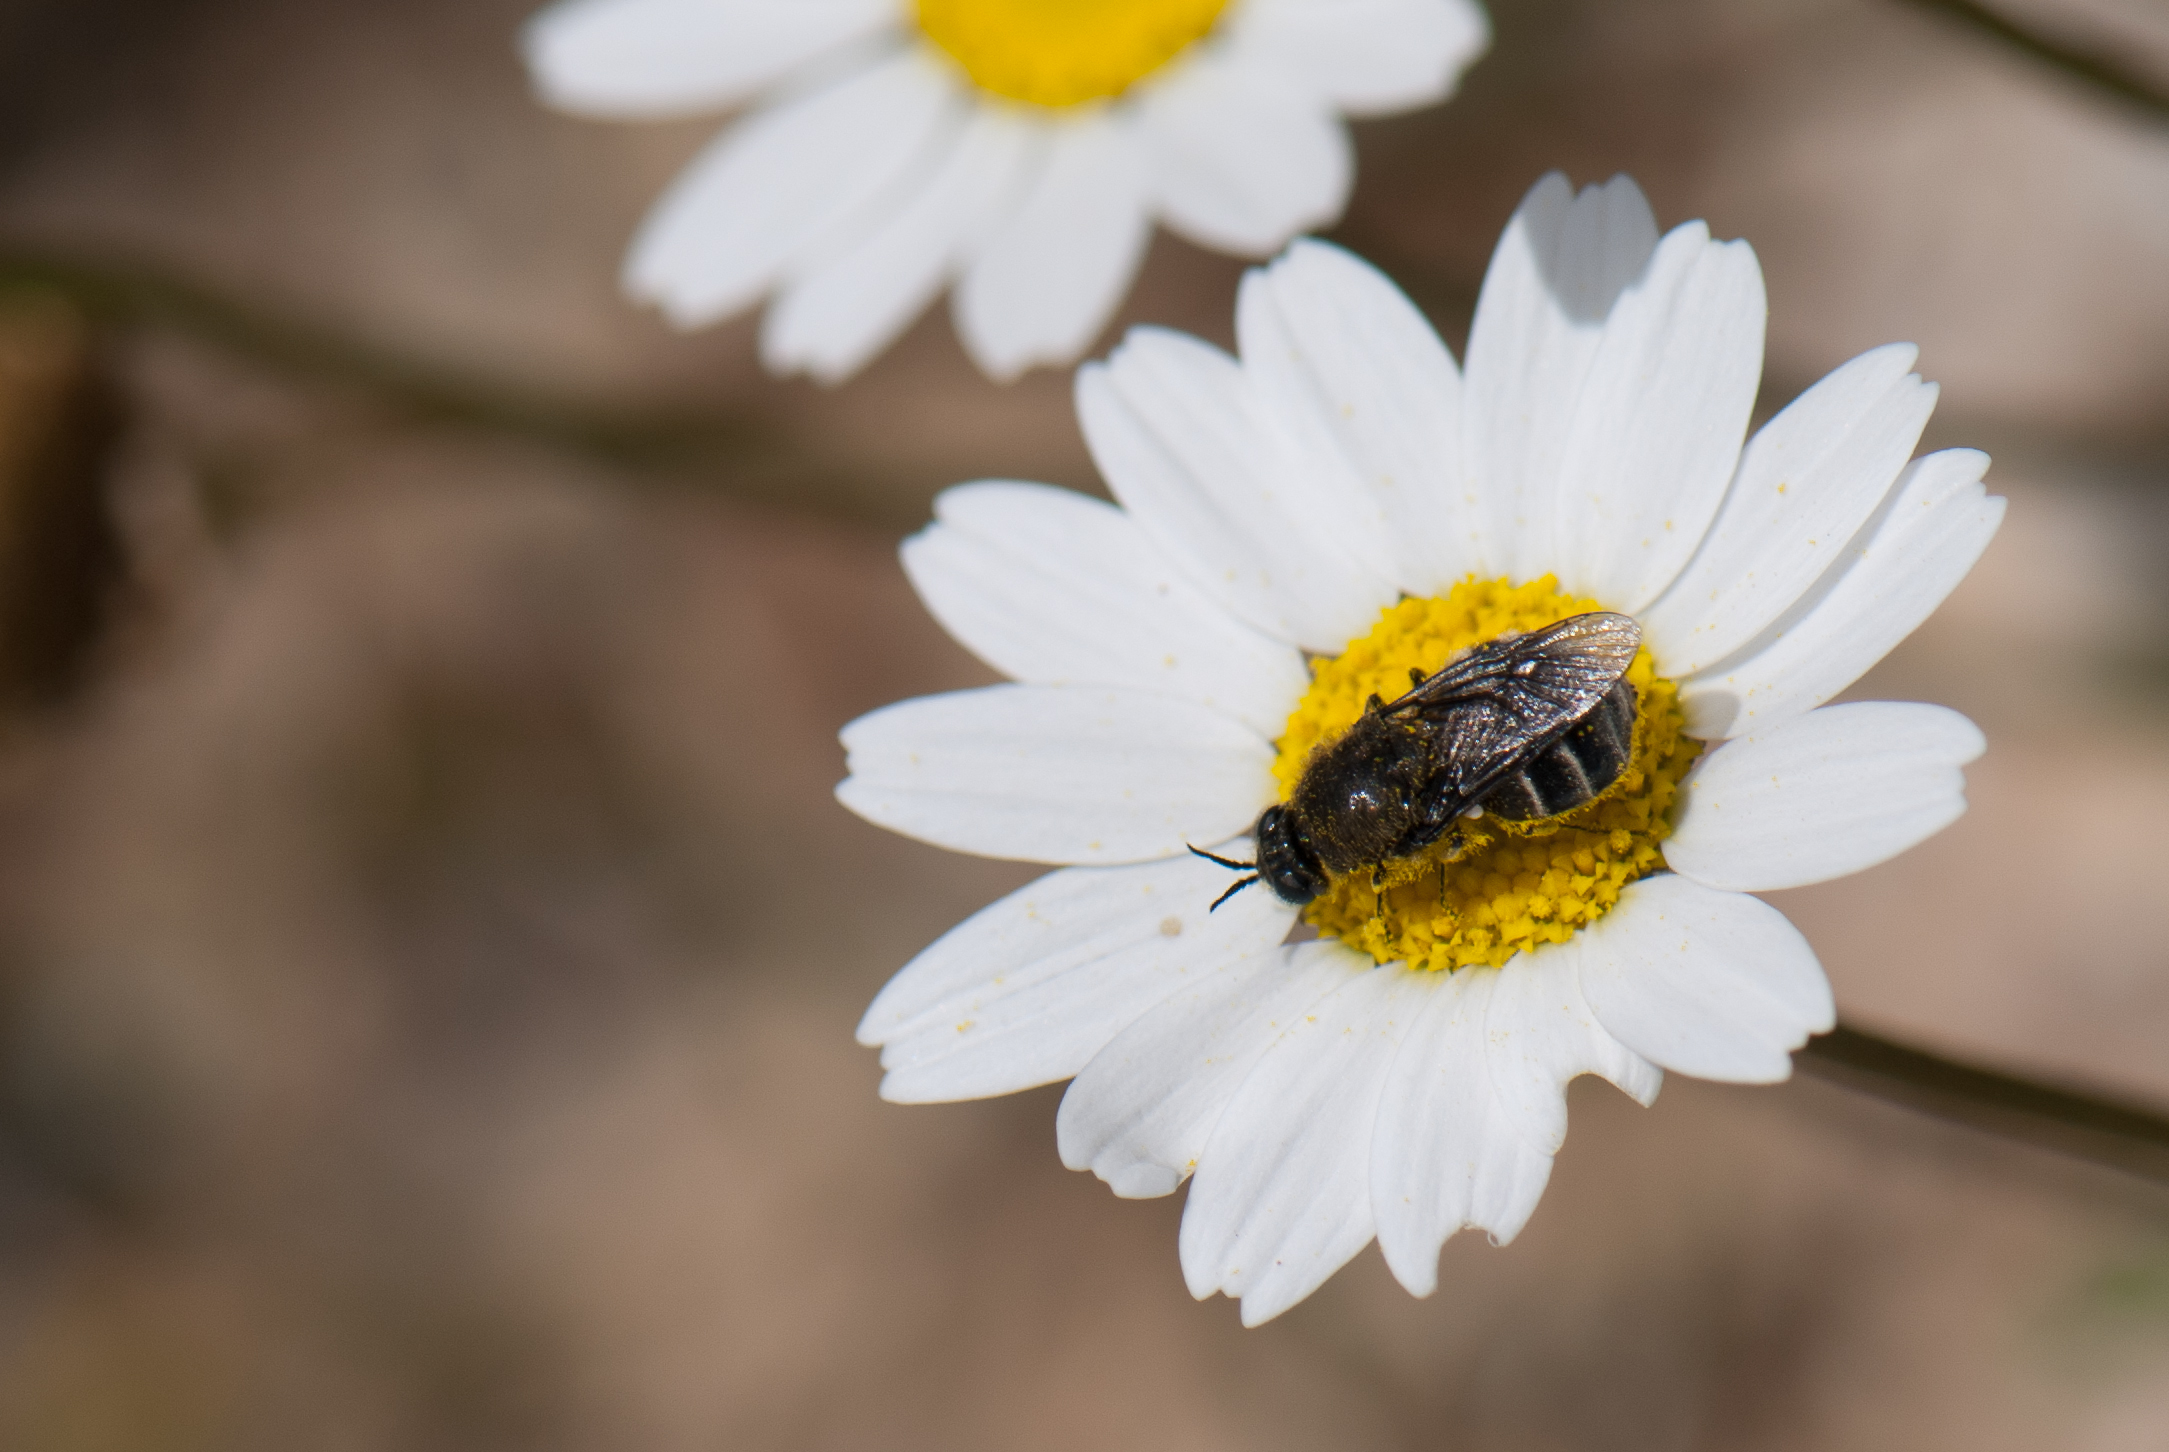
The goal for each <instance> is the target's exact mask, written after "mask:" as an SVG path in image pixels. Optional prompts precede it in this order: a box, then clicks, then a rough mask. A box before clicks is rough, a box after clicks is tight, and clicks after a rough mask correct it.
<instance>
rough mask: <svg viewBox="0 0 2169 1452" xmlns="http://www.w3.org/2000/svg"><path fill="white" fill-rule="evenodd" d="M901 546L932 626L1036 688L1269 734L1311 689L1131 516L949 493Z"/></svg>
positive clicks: (1050, 500) (1039, 500) (1031, 498)
mask: <svg viewBox="0 0 2169 1452" xmlns="http://www.w3.org/2000/svg"><path fill="white" fill-rule="evenodd" d="M934 511H935V517H936V523H935V524H933V525H932V526H930V527H929V528H927V529H926V530H925V531H923V532H922V533H920V534H917V535H915V536H913V537H912V538H911V539H908V540H906V541H905V542H904V550H903V554H904V569H905V572H906V573H907V574H909V575H910V576H911V582H912V584H913V585H915V586H917V587H918V591H919V598H920V599H921V600H924V601H925V602H926V607H927V609H928V610H930V611H932V612H933V615H934V618H935V619H937V620H939V621H940V622H941V623H942V626H943V628H945V629H946V630H947V631H948V632H949V633H950V634H951V635H953V636H955V637H956V638H957V639H958V640H959V641H961V642H963V644H964V645H965V647H966V648H967V649H969V650H970V651H971V652H972V653H973V654H974V655H976V656H978V657H979V658H980V659H981V660H983V661H985V662H986V663H987V664H988V665H990V666H993V667H994V668H995V669H996V670H998V671H1000V672H1002V673H1003V674H1004V675H1007V676H1010V677H1013V678H1014V679H1016V680H1020V681H1026V682H1029V683H1031V684H1034V685H1090V686H1121V687H1126V688H1129V689H1133V690H1140V691H1157V692H1160V693H1162V694H1166V695H1171V696H1180V697H1182V698H1184V699H1185V700H1191V701H1196V702H1198V703H1199V704H1201V705H1206V706H1212V707H1215V708H1217V709H1219V710H1221V711H1224V712H1226V713H1227V714H1228V715H1231V716H1235V717H1238V718H1239V719H1241V720H1243V721H1245V722H1247V723H1248V724H1249V725H1251V726H1252V727H1254V728H1256V730H1257V731H1258V733H1259V735H1261V736H1265V737H1268V738H1271V737H1275V736H1278V735H1279V734H1280V733H1281V731H1282V730H1283V729H1284V728H1285V727H1286V725H1287V721H1288V713H1289V712H1291V711H1293V710H1294V709H1295V703H1296V701H1297V700H1298V699H1300V698H1301V696H1302V694H1303V692H1304V690H1305V689H1306V688H1308V686H1309V684H1310V675H1309V672H1308V671H1307V670H1306V669H1305V668H1304V665H1303V657H1302V655H1301V653H1300V652H1298V651H1297V650H1295V649H1294V648H1293V647H1291V646H1288V645H1285V644H1283V643H1282V642H1280V641H1277V640H1273V639H1271V638H1270V637H1268V636H1265V635H1262V634H1260V633H1259V632H1257V631H1255V630H1252V629H1251V628H1250V627H1248V626H1246V625H1244V624H1242V623H1241V622H1240V621H1238V620H1236V619H1235V618H1234V617H1233V616H1231V615H1229V614H1228V613H1227V612H1226V611H1224V610H1222V609H1221V608H1220V607H1219V606H1217V605H1215V604H1214V603H1213V602H1212V601H1211V600H1210V599H1208V598H1206V596H1205V595H1204V594H1203V593H1202V592H1200V591H1199V590H1198V589H1197V588H1196V587H1195V586H1193V585H1191V584H1190V583H1189V581H1188V580H1186V579H1183V578H1182V577H1181V576H1180V575H1178V574H1177V573H1176V572H1175V571H1174V570H1173V569H1172V568H1171V567H1170V566H1169V564H1168V562H1167V559H1166V557H1165V556H1163V555H1162V554H1161V553H1160V552H1159V550H1158V549H1157V548H1155V547H1154V545H1153V543H1152V541H1151V540H1149V539H1148V538H1146V536H1145V533H1144V531H1143V530H1142V529H1140V528H1139V527H1138V525H1137V522H1136V521H1135V520H1133V519H1131V518H1130V517H1129V516H1128V515H1127V514H1124V513H1123V512H1122V511H1121V510H1119V509H1117V508H1115V507H1114V506H1112V505H1110V504H1106V503H1103V502H1102V501H1100V500H1097V499H1092V498H1089V497H1087V496H1085V495H1082V494H1078V493H1075V492H1073V491H1071V490H1068V489H1054V488H1050V487H1048V486H1047V485H1044V484H1008V483H985V484H966V485H961V486H959V487H957V488H955V489H950V490H946V491H944V492H943V494H942V495H941V497H940V499H939V500H937V501H936V503H935V506H934Z"/></svg>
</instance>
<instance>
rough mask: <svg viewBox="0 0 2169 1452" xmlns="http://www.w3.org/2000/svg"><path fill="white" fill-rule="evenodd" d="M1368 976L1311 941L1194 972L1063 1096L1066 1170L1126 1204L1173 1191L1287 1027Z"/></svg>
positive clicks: (1365, 966) (1345, 955)
mask: <svg viewBox="0 0 2169 1452" xmlns="http://www.w3.org/2000/svg"><path fill="white" fill-rule="evenodd" d="M1253 894H1254V895H1261V896H1263V895H1265V894H1264V893H1263V891H1262V889H1254V890H1253ZM1246 895H1250V894H1246ZM1241 900H1242V899H1241V897H1236V898H1231V899H1229V900H1228V903H1227V906H1226V907H1223V908H1221V909H1220V911H1221V912H1223V913H1224V912H1227V911H1228V910H1229V909H1231V908H1233V907H1234V906H1235V904H1236V903H1237V902H1240V901H1241ZM1370 966H1371V965H1370V962H1369V960H1368V959H1366V958H1362V957H1359V956H1357V955H1355V954H1353V953H1349V952H1347V951H1345V950H1343V949H1339V948H1336V947H1333V946H1332V945H1329V944H1319V943H1304V944H1298V945H1296V946H1293V947H1288V948H1282V949H1280V950H1279V951H1277V952H1274V953H1269V954H1253V955H1251V956H1250V957H1247V958H1244V959H1241V960H1239V961H1230V962H1227V963H1225V964H1223V965H1222V966H1221V967H1220V968H1219V969H1218V970H1217V971H1215V972H1213V973H1212V974H1211V975H1209V976H1200V975H1197V974H1192V975H1191V976H1190V978H1189V979H1188V980H1187V981H1185V982H1184V983H1183V985H1182V986H1181V987H1180V988H1178V989H1177V990H1176V991H1175V992H1174V994H1173V995H1172V996H1170V997H1169V998H1167V999H1165V1000H1164V1001H1162V1002H1161V1003H1159V1004H1158V1005H1156V1006H1155V1007H1153V1008H1151V1009H1149V1010H1148V1011H1147V1012H1146V1013H1145V1014H1144V1015H1143V1016H1142V1017H1140V1018H1139V1019H1138V1020H1137V1021H1136V1022H1134V1023H1132V1024H1131V1025H1130V1026H1129V1027H1128V1028H1126V1029H1124V1030H1123V1031H1122V1032H1121V1033H1120V1034H1119V1035H1117V1036H1116V1037H1115V1039H1114V1041H1113V1042H1112V1043H1110V1044H1108V1045H1107V1047H1106V1048H1104V1049H1102V1050H1100V1051H1099V1053H1098V1054H1096V1055H1095V1056H1094V1057H1093V1059H1092V1062H1091V1063H1089V1064H1087V1065H1086V1066H1085V1067H1084V1070H1083V1072H1081V1073H1080V1074H1078V1075H1077V1081H1076V1082H1075V1083H1074V1084H1072V1085H1070V1086H1069V1092H1068V1093H1066V1094H1064V1095H1063V1096H1062V1110H1061V1113H1060V1114H1059V1115H1057V1116H1056V1118H1055V1139H1056V1143H1057V1144H1059V1145H1060V1146H1061V1150H1062V1163H1063V1164H1065V1165H1068V1166H1069V1167H1070V1168H1071V1169H1073V1170H1083V1169H1089V1170H1091V1171H1092V1172H1093V1173H1094V1174H1096V1175H1098V1176H1099V1177H1100V1178H1101V1179H1103V1180H1105V1181H1106V1182H1107V1183H1108V1184H1109V1185H1111V1186H1113V1187H1114V1192H1115V1193H1116V1194H1117V1195H1121V1196H1124V1197H1126V1198H1129V1199H1142V1198H1146V1197H1149V1196H1153V1195H1166V1194H1171V1193H1173V1191H1174V1189H1175V1187H1176V1186H1177V1185H1179V1184H1181V1183H1182V1181H1183V1179H1184V1178H1185V1177H1186V1176H1188V1175H1189V1173H1190V1172H1191V1171H1192V1170H1193V1169H1195V1168H1196V1167H1197V1163H1198V1160H1199V1159H1200V1158H1201V1157H1202V1156H1203V1155H1204V1153H1205V1145H1206V1142H1207V1141H1208V1140H1209V1139H1210V1138H1211V1136H1212V1132H1213V1126H1214V1125H1216V1124H1218V1123H1219V1121H1220V1114H1221V1111H1222V1110H1223V1109H1225V1108H1226V1107H1227V1104H1228V1101H1229V1100H1230V1099H1232V1098H1233V1097H1234V1095H1235V1091H1236V1089H1237V1088H1238V1087H1239V1086H1240V1085H1241V1084H1242V1082H1243V1079H1244V1076H1246V1075H1247V1074H1249V1072H1250V1070H1251V1066H1252V1065H1254V1064H1256V1063H1257V1062H1258V1060H1259V1058H1260V1056H1262V1055H1263V1054H1264V1053H1265V1051H1266V1050H1267V1049H1268V1048H1270V1047H1271V1046H1272V1044H1273V1042H1274V1041H1275V1040H1276V1039H1278V1038H1279V1037H1280V1035H1281V1033H1282V1031H1283V1030H1285V1029H1286V1028H1287V1027H1288V1026H1289V1025H1290V1024H1292V1023H1294V1022H1295V1021H1296V1020H1297V1019H1299V1018H1301V1017H1302V1016H1303V1015H1304V1014H1306V1013H1308V1012H1309V1011H1310V1010H1311V1008H1312V1007H1313V1005H1315V1004H1316V1003H1317V1002H1318V1001H1319V1000H1320V999H1322V998H1324V997H1325V996H1326V995H1327V994H1329V993H1331V992H1332V991H1333V990H1334V989H1336V988H1338V987H1340V986H1341V984H1342V983H1344V982H1346V981H1347V979H1348V977H1349V975H1350V974H1351V973H1359V972H1368V971H1370Z"/></svg>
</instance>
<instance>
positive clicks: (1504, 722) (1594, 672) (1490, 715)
mask: <svg viewBox="0 0 2169 1452" xmlns="http://www.w3.org/2000/svg"><path fill="white" fill-rule="evenodd" d="M1641 643H1642V628H1641V626H1639V625H1637V624H1636V623H1635V622H1634V620H1633V619H1632V618H1631V617H1629V616H1625V615H1617V614H1613V613H1612V612H1610V611H1592V612H1590V613H1589V614H1587V615H1576V616H1572V617H1570V618H1569V619H1566V620H1562V621H1559V622H1558V623H1557V624H1555V625H1548V626H1546V627H1545V628H1544V629H1542V630H1532V631H1530V632H1529V633H1528V634H1526V635H1519V636H1515V637H1514V638H1513V639H1511V640H1498V641H1491V642H1488V643H1486V644H1484V645H1480V646H1477V647H1476V648H1475V649H1473V650H1470V651H1469V652H1467V653H1466V654H1464V655H1463V656H1461V657H1460V658H1459V659H1458V660H1455V661H1452V662H1449V663H1448V664H1447V665H1446V667H1445V668H1444V669H1442V670H1441V671H1440V672H1439V673H1438V674H1437V675H1435V676H1431V677H1430V678H1428V679H1426V680H1425V681H1423V682H1422V683H1421V684H1420V685H1418V686H1416V687H1415V688H1414V689H1413V690H1411V691H1409V692H1408V694H1407V695H1405V696H1402V697H1401V698H1400V699H1399V700H1396V701H1394V702H1392V703H1390V704H1389V705H1387V706H1386V707H1385V708H1384V713H1385V714H1386V715H1388V716H1410V715H1413V716H1415V717H1417V718H1419V719H1420V720H1422V721H1424V722H1425V723H1427V724H1429V725H1430V726H1431V727H1432V728H1433V729H1434V730H1437V731H1439V732H1440V733H1441V734H1442V735H1443V736H1444V737H1445V743H1444V744H1445V750H1444V751H1443V752H1442V753H1441V756H1442V757H1443V759H1444V762H1445V765H1446V768H1447V783H1446V785H1447V787H1448V790H1449V791H1451V792H1452V794H1453V795H1454V796H1455V797H1457V798H1464V799H1467V798H1474V797H1476V796H1479V795H1481V793H1482V792H1483V791H1484V789H1485V788H1487V787H1488V786H1490V785H1491V783H1492V782H1493V781H1494V780H1496V779H1497V778H1498V777H1499V776H1500V775H1501V774H1503V773H1504V772H1506V771H1508V770H1509V769H1511V768H1512V767H1513V765H1514V763H1515V762H1516V761H1519V760H1523V759H1525V758H1526V757H1527V756H1529V755H1530V754H1531V753H1532V752H1535V751H1538V750H1541V749H1542V748H1543V747H1544V746H1545V745H1547V744H1549V743H1550V742H1551V741H1553V740H1556V739H1557V738H1558V737H1559V736H1560V735H1561V734H1562V733H1564V732H1566V731H1568V730H1570V729H1571V728H1572V727H1573V725H1574V723H1575V722H1577V721H1579V720H1581V719H1582V718H1583V717H1584V716H1586V715H1588V714H1589V713H1590V711H1592V710H1594V709H1595V707H1596V704H1597V702H1599V701H1601V700H1603V699H1604V694H1605V692H1607V691H1609V690H1611V688H1612V687H1613V686H1614V685H1616V684H1617V683H1618V681H1619V678H1620V677H1621V676H1623V675H1625V674H1626V673H1627V667H1628V666H1630V665H1632V664H1633V663H1634V653H1635V651H1636V650H1637V649H1639V648H1640V646H1641Z"/></svg>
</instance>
